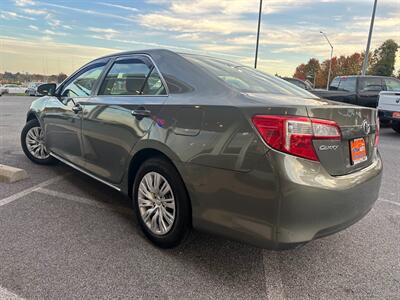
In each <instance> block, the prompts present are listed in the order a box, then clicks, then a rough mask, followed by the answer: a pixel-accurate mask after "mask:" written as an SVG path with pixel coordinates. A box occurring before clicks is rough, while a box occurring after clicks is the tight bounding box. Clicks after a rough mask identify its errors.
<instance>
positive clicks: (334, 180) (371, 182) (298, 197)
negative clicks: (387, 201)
mask: <svg viewBox="0 0 400 300" xmlns="http://www.w3.org/2000/svg"><path fill="white" fill-rule="evenodd" d="M271 152H272V151H271ZM269 155H271V156H274V157H273V158H272V159H273V160H275V161H277V170H279V171H278V172H279V181H280V191H281V197H280V200H279V201H280V204H279V212H278V216H279V217H278V220H277V224H276V235H275V246H276V248H278V249H280V248H287V246H288V245H293V244H297V243H304V242H307V241H310V240H313V239H316V238H320V237H323V236H326V235H330V234H333V233H335V232H338V231H340V230H343V229H345V228H347V227H349V226H350V225H352V224H353V223H355V222H357V221H358V220H360V219H361V218H362V217H363V216H365V215H366V214H367V213H368V212H369V211H370V210H371V208H372V206H373V204H374V203H375V201H376V200H377V198H378V194H379V188H380V184H381V177H382V168H383V166H382V161H381V158H380V156H379V154H377V155H376V157H375V159H374V161H373V162H372V164H371V165H370V166H368V167H367V168H365V169H363V170H360V171H357V172H355V173H352V174H349V175H344V176H336V177H333V176H331V175H329V174H328V173H327V172H326V171H325V170H324V168H323V167H322V166H321V165H320V164H319V163H315V162H311V161H307V160H304V159H299V158H295V157H292V156H285V155H283V154H281V153H277V152H275V151H273V152H272V153H270V154H269Z"/></svg>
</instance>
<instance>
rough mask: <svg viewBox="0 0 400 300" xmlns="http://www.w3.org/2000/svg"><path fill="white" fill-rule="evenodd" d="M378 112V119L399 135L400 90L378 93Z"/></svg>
mask: <svg viewBox="0 0 400 300" xmlns="http://www.w3.org/2000/svg"><path fill="white" fill-rule="evenodd" d="M378 110H379V119H380V120H382V121H383V122H386V123H389V122H390V125H391V126H392V128H393V130H394V131H396V132H398V133H400V90H399V91H398V92H396V91H385V92H380V94H379V103H378Z"/></svg>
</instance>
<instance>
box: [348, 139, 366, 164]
mask: <svg viewBox="0 0 400 300" xmlns="http://www.w3.org/2000/svg"><path fill="white" fill-rule="evenodd" d="M350 155H351V163H352V164H353V165H357V164H360V163H362V162H365V161H366V160H367V159H368V156H367V148H366V141H365V139H364V138H357V139H353V140H351V141H350Z"/></svg>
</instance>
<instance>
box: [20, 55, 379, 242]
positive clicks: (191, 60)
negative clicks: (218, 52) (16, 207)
mask: <svg viewBox="0 0 400 300" xmlns="http://www.w3.org/2000/svg"><path fill="white" fill-rule="evenodd" d="M38 92H39V93H40V94H42V95H45V96H43V97H41V98H39V99H37V100H35V101H34V102H33V103H32V105H31V107H30V110H29V111H28V114H27V119H26V121H27V122H26V125H25V127H24V129H23V130H22V133H21V143H22V148H23V150H24V152H25V154H26V156H27V157H28V158H29V159H30V160H32V161H33V162H35V163H38V164H45V165H47V164H53V163H55V162H57V161H61V162H63V163H65V164H67V165H69V166H71V167H73V168H75V169H77V170H79V171H81V172H83V173H85V174H86V175H88V176H90V177H93V178H95V179H97V180H98V181H100V182H102V183H104V184H106V185H108V186H109V187H111V188H113V189H115V190H118V191H120V192H122V193H124V194H126V195H128V196H129V197H130V199H131V201H132V206H133V208H134V211H135V212H136V215H137V218H138V220H139V224H140V226H141V228H142V230H143V232H144V234H145V235H146V236H147V237H148V238H149V239H150V240H151V241H152V242H153V243H154V244H156V245H157V246H159V247H163V248H169V247H174V246H176V245H178V244H180V243H181V242H182V241H183V240H184V239H185V238H186V237H187V236H188V234H189V233H190V231H191V229H192V228H196V229H199V230H204V231H209V232H212V233H216V234H219V235H222V236H225V237H228V238H232V239H236V240H240V241H244V242H247V243H250V244H253V245H256V246H260V247H264V248H270V249H288V248H292V247H296V246H297V245H301V244H304V243H306V242H308V241H311V240H313V239H317V238H320V237H323V236H327V235H329V234H332V233H335V232H338V231H340V230H342V229H344V228H347V227H348V226H350V225H351V224H353V223H355V222H356V221H358V220H359V219H361V218H362V217H363V216H365V215H366V214H367V213H368V211H369V210H370V209H371V208H372V206H373V204H374V202H375V201H376V199H377V197H378V193H379V187H380V182H381V175H382V161H381V158H380V155H379V151H378V143H379V122H378V119H377V113H376V110H375V109H371V108H364V107H358V106H353V105H348V104H344V103H336V102H332V101H328V100H324V99H320V98H318V97H316V96H315V95H313V94H310V93H309V92H307V91H305V90H303V89H300V88H298V87H296V86H295V85H292V84H291V83H288V82H286V81H284V80H282V79H280V78H277V77H275V76H270V75H268V74H265V73H263V72H261V71H258V70H255V69H253V68H249V67H246V66H242V65H240V64H238V63H236V62H230V61H227V60H223V59H218V58H213V57H208V56H201V55H194V54H182V53H175V52H172V51H168V50H145V51H134V52H124V53H119V54H114V55H109V56H106V57H102V58H99V59H96V60H94V61H92V62H90V63H88V64H86V65H85V66H83V67H82V68H80V69H79V70H78V71H76V72H75V73H74V74H72V75H71V76H70V77H69V78H67V79H66V80H65V81H64V82H63V83H62V84H60V85H59V86H58V87H56V85H55V84H44V85H41V86H39V88H38Z"/></svg>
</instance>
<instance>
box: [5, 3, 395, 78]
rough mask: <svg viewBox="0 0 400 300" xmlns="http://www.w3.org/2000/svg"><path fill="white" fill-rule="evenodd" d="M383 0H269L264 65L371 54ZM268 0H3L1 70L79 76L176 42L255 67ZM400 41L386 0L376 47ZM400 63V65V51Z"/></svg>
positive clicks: (280, 68)
mask: <svg viewBox="0 0 400 300" xmlns="http://www.w3.org/2000/svg"><path fill="white" fill-rule="evenodd" d="M372 7H373V0H264V1H263V14H262V23H261V34H260V48H259V61H258V67H259V68H260V69H261V70H264V71H266V72H269V73H271V74H276V73H278V74H279V75H285V76H291V75H293V73H294V71H295V68H296V66H297V65H299V64H300V63H303V62H306V61H307V60H308V59H309V58H310V57H316V58H317V59H319V60H321V61H322V60H325V59H328V58H329V55H330V47H329V45H328V43H327V42H326V40H325V39H324V38H323V36H322V35H321V34H320V31H321V30H322V31H323V32H325V33H326V34H327V36H328V37H329V39H330V40H331V42H332V44H333V46H334V55H349V54H352V53H354V52H355V51H357V52H361V51H364V49H365V46H366V41H367V36H368V31H369V22H370V18H371V13H372ZM258 9H259V0H192V1H191V0H90V1H89V0H87V1H84V0H69V1H67V0H43V1H41V0H0V72H4V71H11V72H17V71H18V72H29V73H41V74H47V75H50V74H58V73H60V72H64V73H66V74H71V73H72V72H73V71H75V70H76V69H77V68H79V67H80V66H82V65H83V64H85V63H86V62H88V61H90V60H92V59H95V58H97V57H99V56H102V55H105V54H109V53H115V52H119V51H125V50H139V49H149V48H168V49H171V50H174V51H178V52H194V53H200V54H208V55H212V56H216V57H221V58H225V59H230V60H233V61H236V62H239V63H242V64H245V65H253V64H254V52H255V41H256V31H257V21H258ZM389 38H391V39H394V40H396V42H398V43H400V0H378V7H377V14H376V21H375V28H374V32H373V37H372V45H371V47H372V48H375V47H377V46H379V45H380V44H381V43H382V42H383V41H385V40H386V39H389ZM396 68H397V69H399V68H400V51H399V53H398V57H397V62H396Z"/></svg>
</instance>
